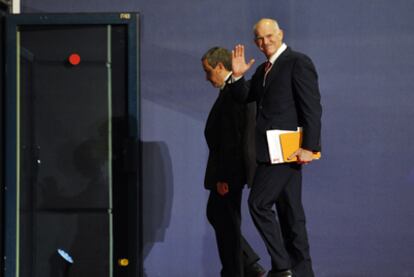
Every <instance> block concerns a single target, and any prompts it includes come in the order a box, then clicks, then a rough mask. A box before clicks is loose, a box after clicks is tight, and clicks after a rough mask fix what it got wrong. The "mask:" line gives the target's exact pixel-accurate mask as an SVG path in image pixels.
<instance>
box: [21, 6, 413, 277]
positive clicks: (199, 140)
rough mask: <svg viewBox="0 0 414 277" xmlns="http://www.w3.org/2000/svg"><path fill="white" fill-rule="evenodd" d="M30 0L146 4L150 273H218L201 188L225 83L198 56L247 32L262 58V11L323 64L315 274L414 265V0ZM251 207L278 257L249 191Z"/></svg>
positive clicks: (308, 199)
mask: <svg viewBox="0 0 414 277" xmlns="http://www.w3.org/2000/svg"><path fill="white" fill-rule="evenodd" d="M22 2H23V3H22V4H23V12H116V11H138V12H140V13H141V14H142V18H141V23H142V34H141V39H142V40H141V43H142V44H141V46H142V49H141V50H142V51H141V55H142V60H141V61H142V63H141V69H142V71H141V80H142V83H141V92H142V127H143V130H142V139H143V141H144V149H143V155H144V157H143V161H144V170H145V171H144V225H145V226H144V255H145V261H144V266H145V272H146V275H147V276H149V277H156V276H160V277H165V276H169V277H183V276H184V277H186V276H197V277H198V276H200V277H203V276H205V277H211V276H218V272H219V269H220V268H219V260H218V257H217V251H216V246H215V240H214V236H213V231H212V228H211V227H210V225H209V224H208V222H207V220H206V217H205V204H206V200H207V195H208V193H207V192H206V191H204V189H203V176H204V167H205V163H206V158H207V149H206V145H205V142H204V137H203V130H204V122H205V120H206V118H207V114H208V111H209V109H210V107H211V105H212V104H213V101H214V99H215V97H216V96H217V91H215V90H214V89H213V88H212V87H210V84H208V83H207V82H206V81H205V77H204V74H203V72H202V68H201V63H200V57H201V55H202V54H203V53H204V52H205V51H206V50H207V49H208V48H210V47H211V46H216V45H220V46H225V47H229V48H231V47H233V46H234V45H235V44H236V43H244V44H245V45H246V47H247V52H248V56H249V57H254V58H256V60H257V64H259V63H260V62H262V61H263V57H262V55H261V53H260V52H259V51H258V50H257V49H256V48H255V46H254V44H253V41H252V32H251V30H252V26H253V24H254V23H255V22H256V21H257V20H258V19H259V18H261V17H271V18H276V19H278V20H279V23H280V25H281V28H282V29H284V31H285V41H286V43H287V44H288V45H289V46H291V47H292V48H294V49H296V50H299V51H302V52H305V53H307V54H308V55H309V56H311V57H312V59H313V61H314V63H315V65H316V67H317V69H318V72H319V76H320V89H321V94H322V97H323V107H324V114H323V159H322V160H321V161H318V162H315V163H314V164H312V165H310V166H308V167H306V168H305V170H304V175H305V179H304V204H305V209H306V211H307V219H308V230H309V236H310V242H311V253H312V256H313V260H314V268H315V272H316V275H317V276H321V277H323V276H335V277H357V276H361V277H362V276H363V277H369V276H372V277H381V276H384V277H388V276H396V275H398V276H414V263H412V256H411V255H412V252H413V251H412V250H413V249H414V208H413V204H412V202H413V200H412V199H413V198H414V166H413V162H412V161H411V158H412V157H413V156H414V143H413V142H412V141H413V139H412V137H413V135H414V130H413V129H412V126H413V124H412V122H411V121H412V119H413V118H414V109H413V106H414V82H413V72H414V20H413V19H412V16H413V14H414V2H413V1H412V0H394V1H388V0H351V1H330V0H319V1H298V0H291V1H282V0H260V1H251V0H237V1H236V0H231V1H230V0H229V1H219V0H209V1H201V0H192V1H189V0H175V1H167V0H136V1H133V0H119V1H110V0H99V1H98V0H88V1H81V0H72V1H67V0H23V1H22ZM247 193H248V191H247V190H246V191H245V196H244V199H246V195H247ZM243 219H244V221H243V229H244V231H245V234H246V237H247V238H248V240H249V241H251V242H252V244H253V245H254V246H255V248H256V249H257V251H258V252H259V253H260V255H261V256H262V257H263V260H262V261H263V264H265V265H266V266H269V259H268V255H267V254H266V251H265V249H264V245H263V243H262V242H261V240H260V238H259V237H258V234H257V232H256V230H255V229H254V227H253V226H252V222H251V220H250V216H249V215H248V212H247V208H246V205H245V204H244V206H243ZM395 272H398V274H395Z"/></svg>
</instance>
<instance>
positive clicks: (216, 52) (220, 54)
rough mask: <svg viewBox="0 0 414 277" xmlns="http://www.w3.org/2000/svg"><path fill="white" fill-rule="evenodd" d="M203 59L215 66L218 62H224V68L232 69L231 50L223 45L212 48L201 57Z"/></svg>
mask: <svg viewBox="0 0 414 277" xmlns="http://www.w3.org/2000/svg"><path fill="white" fill-rule="evenodd" d="M201 60H202V61H204V60H206V61H207V62H208V64H209V65H210V66H211V67H212V68H215V67H216V66H217V64H219V63H222V64H223V65H224V68H226V69H227V70H228V71H231V52H230V51H229V50H227V49H226V48H223V47H213V48H210V49H209V50H208V51H207V52H206V53H205V54H204V55H203V57H202V58H201Z"/></svg>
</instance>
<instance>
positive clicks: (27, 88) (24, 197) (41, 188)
mask: <svg viewBox="0 0 414 277" xmlns="http://www.w3.org/2000/svg"><path fill="white" fill-rule="evenodd" d="M106 18H107V20H109V21H111V22H112V23H106V21H105V20H106ZM130 18H131V16H130V15H129V14H122V15H116V14H92V15H90V17H88V15H69V14H63V15H21V16H10V17H8V20H9V22H11V24H9V26H12V25H13V24H15V23H16V22H21V24H18V30H19V32H18V34H19V35H18V36H17V40H16V39H12V40H10V41H18V42H20V46H21V47H19V48H18V51H19V53H20V63H19V65H18V66H19V67H17V69H18V70H17V71H18V72H19V74H17V76H18V78H19V79H18V80H19V81H18V84H19V86H18V87H17V91H14V90H15V89H16V88H14V87H13V86H11V87H9V88H10V89H8V98H7V99H12V100H13V101H14V97H16V95H17V97H16V99H17V100H16V101H17V103H16V104H14V103H13V101H10V102H11V103H12V105H8V107H10V109H9V112H10V114H12V115H14V114H18V115H19V116H17V119H16V120H14V117H13V116H10V117H9V116H8V117H7V118H8V119H7V122H8V124H9V125H8V126H14V124H16V126H17V130H20V133H19V132H17V136H16V137H17V139H16V141H17V142H18V147H17V149H16V147H15V146H13V147H8V148H7V149H12V151H8V154H7V155H8V157H9V156H10V157H11V158H12V161H13V162H12V163H9V164H17V165H20V167H19V166H17V169H14V168H13V167H10V170H9V171H10V172H9V171H8V175H7V176H13V174H14V176H16V173H15V172H14V171H15V170H16V172H18V173H20V174H19V175H18V176H19V178H17V180H16V181H14V179H13V178H10V181H9V179H7V183H8V184H9V183H10V184H11V185H12V186H15V187H16V192H14V190H13V191H12V192H8V194H7V201H8V202H7V207H8V209H7V210H8V212H7V216H8V217H7V219H10V220H9V221H7V222H8V224H9V225H10V227H11V228H8V230H10V232H8V233H7V234H6V236H7V238H11V239H9V240H8V241H7V242H8V243H7V249H6V253H9V255H10V257H11V259H7V262H6V264H7V266H8V269H7V271H6V274H7V276H13V271H14V268H15V265H16V261H14V260H13V258H14V257H18V263H19V266H18V268H19V270H20V275H19V276H20V277H38V276H39V277H44V276H46V277H47V276H53V277H55V276H62V277H63V276H64V277H69V276H76V277H79V276H100V277H105V276H109V272H110V262H109V261H110V257H111V256H112V257H113V260H112V262H113V270H114V276H116V277H120V276H125V277H126V276H134V277H136V276H138V275H140V273H139V271H140V269H138V267H137V261H136V259H137V258H139V257H138V256H137V252H139V249H138V250H137V247H136V246H137V244H138V243H139V241H138V238H137V235H138V231H139V230H138V223H137V218H138V216H137V215H138V212H139V211H138V208H139V206H138V205H139V201H140V200H139V197H138V198H137V196H138V195H137V194H138V187H137V186H138V166H139V165H138V162H137V161H138V143H137V142H138V139H137V132H138V121H137V118H138V117H137V105H136V102H137V94H136V93H137V87H136V85H137V78H136V74H137V72H136V70H137V65H136V61H137V57H136V55H137V52H136V49H135V48H134V47H135V43H136V42H133V43H131V41H133V40H131V39H130V38H129V37H128V36H129V35H131V34H135V27H136V26H134V28H133V29H132V31H131V29H130V28H131V24H129V23H128V19H130ZM89 19H90V20H91V21H93V22H94V23H93V24H90V21H88V20H89ZM64 23H65V24H64ZM66 23H69V24H66ZM125 23H128V24H125ZM9 31H10V33H12V32H14V31H15V29H14V30H13V29H11V28H9ZM2 41H3V40H2ZM108 42H110V43H109V44H108ZM131 44H132V47H131ZM109 45H110V46H109ZM10 48H11V47H9V48H8V49H9V51H10V53H12V54H11V55H9V56H8V57H10V61H13V60H14V58H13V57H16V54H15V53H13V51H11V50H10ZM134 49H135V50H134ZM71 54H79V55H80V58H81V60H80V63H79V64H78V65H72V64H70V63H69V61H68V58H69V56H70V55H71ZM131 56H132V59H131ZM9 64H10V63H9ZM11 68H12V69H11V70H8V72H10V73H8V74H10V78H11V79H12V80H13V78H14V77H15V75H14V74H16V73H15V71H16V70H15V69H14V67H11ZM9 69H10V68H9ZM8 78H9V77H8ZM12 83H13V84H14V82H12ZM19 93H20V94H19ZM9 97H10V98H9ZM14 107H16V108H14ZM14 109H16V110H15V111H14ZM1 114H2V116H3V113H1ZM10 119H12V120H10ZM7 130H9V128H8V129H7ZM11 130H12V132H10V133H7V134H11V135H10V136H9V135H8V136H7V138H8V141H9V142H13V141H14V140H15V138H14V135H15V134H16V131H14V129H11ZM1 138H2V139H3V137H1ZM19 139H20V140H19ZM9 142H8V143H9ZM8 145H9V144H8ZM11 145H12V143H11ZM14 149H16V150H14ZM0 154H1V152H0ZM13 155H15V156H13ZM16 157H18V158H17V159H16ZM15 159H16V160H15ZM1 169H2V170H3V165H2V167H1ZM0 173H1V172H0ZM14 182H16V184H20V186H17V185H15V184H14ZM111 186H112V190H111ZM15 193H18V195H19V196H20V198H19V199H16V200H15V199H14V197H13V195H14V194H15ZM111 200H112V210H111ZM17 201H19V202H17ZM14 203H19V209H17V211H15V210H14V209H15V207H16V204H14ZM16 212H17V214H18V216H17V217H16ZM111 212H112V215H113V216H112V217H111ZM13 218H16V220H17V222H18V223H20V225H19V226H18V227H15V226H14V225H15V224H14V222H13ZM111 223H112V224H113V227H112V228H111V226H112V225H111ZM15 230H16V231H18V234H19V237H17V240H18V241H19V249H18V250H19V253H15V252H14V250H15V249H14V245H15V243H14V241H16V238H15V237H13V236H14V235H13V233H15ZM9 233H10V234H9ZM2 242H3V241H2ZM110 247H113V252H112V253H111V252H110ZM58 249H63V250H65V251H66V252H67V253H69V254H70V256H71V257H72V258H73V260H74V263H73V264H72V265H71V264H70V263H68V262H65V261H64V259H63V258H62V257H61V256H60V255H59V254H58ZM120 258H127V259H128V260H129V266H128V267H121V266H118V264H117V261H118V259H120ZM1 260H2V259H1ZM138 264H141V262H138Z"/></svg>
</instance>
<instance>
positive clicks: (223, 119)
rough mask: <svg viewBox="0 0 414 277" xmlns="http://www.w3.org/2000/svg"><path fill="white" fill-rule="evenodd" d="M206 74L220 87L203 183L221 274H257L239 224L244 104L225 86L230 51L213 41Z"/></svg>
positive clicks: (204, 61)
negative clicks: (220, 264)
mask: <svg viewBox="0 0 414 277" xmlns="http://www.w3.org/2000/svg"><path fill="white" fill-rule="evenodd" d="M202 64H203V69H204V71H205V73H206V78H207V80H208V81H210V82H211V84H212V85H213V86H214V87H216V88H219V89H220V93H219V95H218V97H217V99H216V101H215V103H214V105H213V107H212V109H211V111H210V114H209V116H208V119H207V123H206V127H205V138H206V141H207V145H208V148H209V151H210V152H209V157H208V163H207V169H206V174H205V182H204V183H205V187H206V189H209V190H210V196H209V199H208V204H207V218H208V220H209V222H210V223H211V225H212V226H213V228H214V231H215V234H216V240H217V247H218V252H219V256H220V260H221V263H222V270H221V276H222V277H240V276H244V277H253V276H254V277H258V276H263V275H264V274H265V272H266V271H265V270H264V269H263V268H262V267H261V266H260V265H259V264H258V263H257V261H258V260H259V257H258V256H257V254H256V253H255V252H254V251H253V249H252V248H251V247H250V245H249V244H248V243H247V241H246V240H245V239H244V238H243V236H242V234H241V231H240V227H241V226H240V225H241V216H240V205H241V198H242V190H243V187H244V185H245V184H246V175H247V174H246V170H245V157H244V153H246V151H244V137H245V131H246V130H245V124H246V105H245V104H243V103H238V102H236V101H234V99H233V97H232V96H231V94H230V93H229V90H228V89H227V84H226V82H227V80H228V79H229V78H230V76H231V52H230V51H228V50H227V49H224V48H220V47H214V48H211V49H210V50H208V51H207V52H206V54H204V56H203V57H202Z"/></svg>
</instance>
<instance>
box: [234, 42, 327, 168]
mask: <svg viewBox="0 0 414 277" xmlns="http://www.w3.org/2000/svg"><path fill="white" fill-rule="evenodd" d="M263 78H264V64H262V65H260V66H259V67H258V68H257V70H256V72H255V74H254V75H253V77H252V79H251V81H250V87H249V86H248V85H247V82H246V81H245V80H244V78H242V79H241V80H239V81H237V82H235V83H233V84H231V85H230V86H229V89H230V90H231V93H232V95H233V96H234V97H235V98H236V99H237V100H239V101H248V102H251V101H256V106H257V117H256V154H257V157H256V158H257V160H258V161H259V162H269V161H270V158H269V152H268V147H267V141H266V130H270V129H283V130H296V128H297V127H298V126H302V127H303V141H302V148H304V149H308V150H311V151H320V150H321V140H320V137H321V116H322V107H321V104H320V93H319V87H318V76H317V73H316V70H315V67H314V65H313V63H312V61H311V59H310V58H309V57H307V56H306V55H304V54H301V53H299V52H295V51H292V50H291V49H290V48H289V47H288V48H287V49H286V50H285V51H284V52H283V53H282V54H281V55H280V56H279V57H278V58H277V59H276V62H275V64H274V65H273V67H272V68H271V70H270V72H269V73H268V75H267V77H266V84H265V86H264V87H263Z"/></svg>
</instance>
